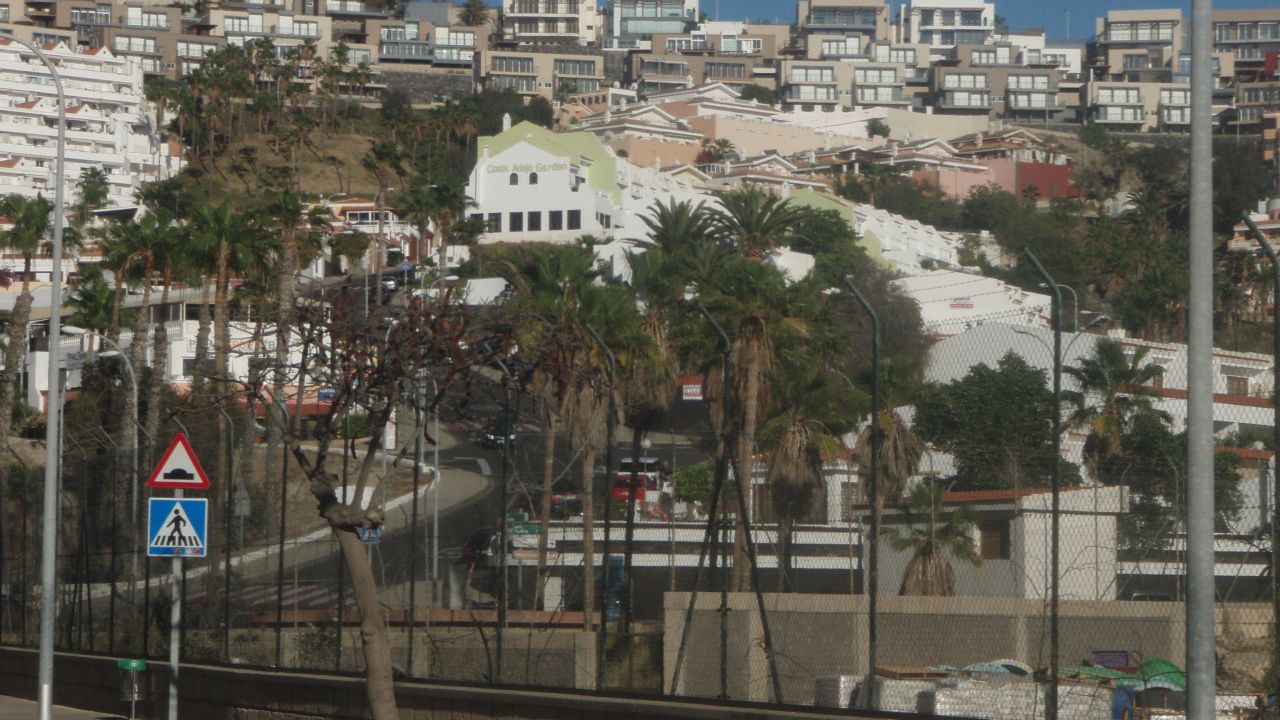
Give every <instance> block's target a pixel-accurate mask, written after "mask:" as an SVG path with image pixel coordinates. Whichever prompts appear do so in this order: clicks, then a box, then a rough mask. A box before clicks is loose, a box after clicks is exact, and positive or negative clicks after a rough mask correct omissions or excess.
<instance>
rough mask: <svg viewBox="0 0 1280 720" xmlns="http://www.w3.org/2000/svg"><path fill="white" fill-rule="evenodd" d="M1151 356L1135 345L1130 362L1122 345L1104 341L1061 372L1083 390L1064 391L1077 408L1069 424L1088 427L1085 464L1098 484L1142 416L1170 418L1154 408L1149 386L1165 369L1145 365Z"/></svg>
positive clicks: (1099, 342) (1153, 365)
mask: <svg viewBox="0 0 1280 720" xmlns="http://www.w3.org/2000/svg"><path fill="white" fill-rule="evenodd" d="M1147 352H1148V349H1147V348H1146V347H1137V348H1135V349H1134V352H1133V357H1132V358H1130V357H1128V356H1127V355H1126V353H1125V348H1124V346H1123V345H1121V344H1120V343H1118V342H1116V341H1115V340H1112V339H1110V338H1101V339H1099V340H1098V342H1097V344H1096V345H1094V348H1093V356H1092V357H1086V358H1083V359H1081V360H1080V364H1079V365H1077V366H1069V367H1065V368H1063V372H1065V373H1066V374H1067V375H1068V376H1069V377H1071V378H1072V379H1073V380H1075V381H1076V383H1077V384H1078V385H1079V388H1080V389H1079V390H1077V391H1069V392H1066V393H1063V395H1064V396H1065V397H1066V399H1067V400H1068V401H1069V402H1071V403H1073V404H1074V405H1075V410H1074V411H1073V412H1072V413H1071V417H1070V418H1068V419H1067V422H1068V423H1069V424H1071V425H1074V426H1076V427H1087V428H1089V436H1088V437H1087V438H1086V439H1085V443H1084V460H1085V465H1086V466H1088V467H1089V468H1090V470H1091V471H1092V473H1093V476H1094V479H1096V480H1099V481H1101V480H1103V478H1102V477H1101V476H1102V475H1105V474H1107V472H1106V465H1107V464H1109V463H1110V461H1112V460H1115V459H1116V458H1118V457H1119V456H1120V455H1122V454H1123V449H1122V444H1123V439H1124V436H1125V434H1126V433H1127V432H1128V430H1129V429H1130V428H1131V427H1132V425H1133V422H1134V419H1135V418H1136V417H1137V416H1138V415H1144V414H1156V415H1160V416H1162V417H1166V418H1167V415H1165V413H1163V412H1160V411H1158V410H1156V409H1155V407H1154V406H1153V405H1152V404H1151V398H1152V397H1153V396H1154V392H1153V391H1152V390H1151V388H1150V387H1149V385H1150V384H1151V382H1152V381H1154V380H1156V379H1157V378H1159V377H1160V376H1161V375H1163V373H1164V368H1162V367H1161V366H1159V365H1157V364H1155V363H1148V362H1146V358H1147Z"/></svg>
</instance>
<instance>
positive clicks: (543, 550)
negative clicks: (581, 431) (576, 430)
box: [504, 409, 560, 609]
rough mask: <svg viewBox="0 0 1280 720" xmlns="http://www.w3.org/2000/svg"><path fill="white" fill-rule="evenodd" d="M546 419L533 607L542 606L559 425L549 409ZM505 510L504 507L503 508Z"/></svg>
mask: <svg viewBox="0 0 1280 720" xmlns="http://www.w3.org/2000/svg"><path fill="white" fill-rule="evenodd" d="M544 412H545V413H546V421H545V422H544V423H543V427H542V432H543V436H542V437H543V440H542V443H543V447H542V452H543V459H542V499H541V506H540V507H539V508H538V577H537V586H536V587H534V590H533V607H534V608H535V609H539V608H541V607H542V595H543V585H544V584H545V582H546V571H547V531H548V530H549V527H548V526H549V525H550V523H551V486H552V485H553V484H554V482H555V477H556V432H557V431H558V430H559V427H560V418H559V417H558V416H557V415H556V412H555V411H554V410H551V409H547V410H545V411H544ZM504 511H505V509H504Z"/></svg>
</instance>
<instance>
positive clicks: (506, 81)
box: [489, 75, 537, 92]
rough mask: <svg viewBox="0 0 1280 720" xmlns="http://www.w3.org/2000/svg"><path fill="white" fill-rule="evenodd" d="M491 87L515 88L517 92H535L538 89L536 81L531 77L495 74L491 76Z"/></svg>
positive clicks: (501, 88)
mask: <svg viewBox="0 0 1280 720" xmlns="http://www.w3.org/2000/svg"><path fill="white" fill-rule="evenodd" d="M489 87H492V88H494V89H497V90H514V91H516V92H533V91H534V90H536V89H537V83H536V81H535V80H534V79H533V78H531V77H518V76H515V75H493V76H491V77H490V78H489Z"/></svg>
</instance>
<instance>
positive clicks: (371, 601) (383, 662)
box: [333, 528, 400, 720]
mask: <svg viewBox="0 0 1280 720" xmlns="http://www.w3.org/2000/svg"><path fill="white" fill-rule="evenodd" d="M333 533H334V535H336V536H337V538H338V544H339V545H340V546H341V547H342V557H343V559H344V560H346V563H347V572H348V574H349V575H350V577H351V590H352V592H354V593H355V596H356V607H358V608H359V609H360V644H361V649H362V650H363V651H364V672H365V684H366V685H367V687H368V693H369V711H370V713H371V715H372V716H373V720H399V717H400V713H399V710H398V709H397V708H396V687H395V679H394V674H393V673H394V671H393V669H392V665H391V640H390V637H389V635H388V633H387V623H386V613H385V612H383V609H382V603H381V602H380V601H379V600H378V584H377V581H376V580H375V579H374V575H373V568H372V567H371V566H370V565H369V554H368V550H367V549H366V547H365V545H364V543H362V542H360V538H358V537H356V534H355V533H354V532H352V531H351V530H349V529H343V528H334V530H333Z"/></svg>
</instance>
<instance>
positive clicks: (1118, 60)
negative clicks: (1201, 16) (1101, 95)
mask: <svg viewBox="0 0 1280 720" xmlns="http://www.w3.org/2000/svg"><path fill="white" fill-rule="evenodd" d="M1095 30H1096V33H1097V37H1096V39H1095V45H1094V55H1093V58H1092V61H1091V65H1092V67H1093V77H1094V78H1095V79H1100V80H1111V79H1120V78H1122V77H1125V76H1129V77H1128V79H1130V80H1133V79H1136V78H1133V77H1132V74H1133V73H1138V72H1143V73H1148V72H1151V71H1164V72H1166V73H1169V74H1171V73H1173V72H1174V71H1175V70H1177V65H1178V60H1179V58H1180V57H1181V56H1182V52H1183V47H1184V45H1185V44H1186V42H1187V40H1186V32H1187V26H1186V24H1185V23H1184V22H1183V18H1182V11H1181V10H1178V9H1164V10H1111V11H1109V12H1108V13H1107V15H1106V17H1100V18H1097V20H1096V21H1095ZM1187 47H1188V48H1189V45H1187ZM1152 79H1154V78H1152Z"/></svg>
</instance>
